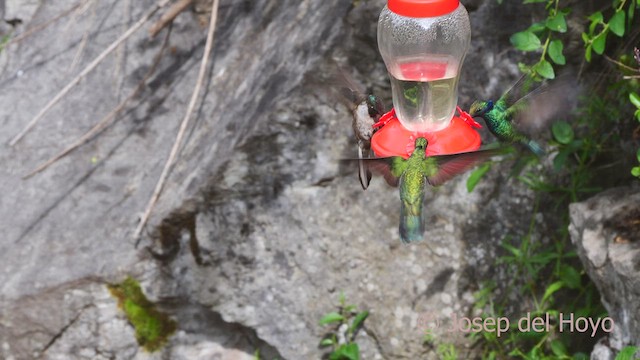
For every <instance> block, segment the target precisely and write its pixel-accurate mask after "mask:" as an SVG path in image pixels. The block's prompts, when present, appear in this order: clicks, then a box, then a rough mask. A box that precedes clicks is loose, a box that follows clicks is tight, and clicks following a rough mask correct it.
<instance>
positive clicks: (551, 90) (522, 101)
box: [507, 74, 580, 134]
mask: <svg viewBox="0 0 640 360" xmlns="http://www.w3.org/2000/svg"><path fill="white" fill-rule="evenodd" d="M523 78H525V77H523ZM520 82H521V81H518V83H520ZM518 83H516V84H518ZM522 83H523V85H521V86H520V89H518V91H517V92H522V89H523V88H524V89H530V91H529V92H527V93H526V94H524V95H523V96H521V97H519V98H518V99H516V100H515V101H514V102H513V103H508V102H507V105H508V110H507V111H508V113H509V115H511V117H512V121H513V124H514V126H516V128H517V129H518V130H520V131H522V132H524V133H527V134H535V133H539V132H540V131H541V130H543V129H546V128H548V126H549V123H550V122H551V121H552V120H554V119H555V118H556V117H557V116H558V115H559V114H560V113H569V112H571V111H572V110H573V109H574V108H575V107H576V106H577V103H578V98H579V95H580V86H579V85H578V83H577V80H576V78H575V77H571V76H570V75H568V74H567V75H562V76H559V77H557V78H556V79H555V80H553V81H550V82H545V83H542V84H538V85H537V86H536V87H534V86H533V85H527V83H528V81H522ZM509 97H510V98H513V97H512V96H509Z"/></svg>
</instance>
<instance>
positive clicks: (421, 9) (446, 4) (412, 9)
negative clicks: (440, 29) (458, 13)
mask: <svg viewBox="0 0 640 360" xmlns="http://www.w3.org/2000/svg"><path fill="white" fill-rule="evenodd" d="M459 4H460V0H388V2H387V6H388V7H389V10H391V11H392V12H394V13H396V14H398V15H402V16H406V17H414V18H422V17H436V16H441V15H445V14H448V13H450V12H452V11H454V10H455V9H457V8H458V5H459Z"/></svg>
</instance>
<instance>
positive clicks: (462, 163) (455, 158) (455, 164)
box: [427, 148, 505, 186]
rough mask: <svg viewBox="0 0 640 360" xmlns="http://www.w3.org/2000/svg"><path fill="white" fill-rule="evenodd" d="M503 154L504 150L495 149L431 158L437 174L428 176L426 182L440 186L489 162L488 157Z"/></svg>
mask: <svg viewBox="0 0 640 360" xmlns="http://www.w3.org/2000/svg"><path fill="white" fill-rule="evenodd" d="M504 153H505V149H504V148H496V149H480V150H477V151H471V152H465V153H459V154H452V155H438V156H431V157H430V158H432V159H434V160H435V162H436V164H437V165H436V168H437V169H438V172H437V173H435V174H434V175H431V176H428V177H427V181H428V182H429V184H430V185H431V186H440V185H442V184H444V183H445V182H447V181H449V180H451V179H453V178H454V177H456V176H457V175H460V174H462V173H465V172H467V171H469V170H471V169H472V168H473V167H475V166H476V165H479V164H481V163H483V162H485V161H487V160H489V158H490V157H492V156H496V155H502V154H504ZM428 159H429V158H427V160H428Z"/></svg>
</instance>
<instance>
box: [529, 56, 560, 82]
mask: <svg viewBox="0 0 640 360" xmlns="http://www.w3.org/2000/svg"><path fill="white" fill-rule="evenodd" d="M533 71H535V72H536V73H537V74H538V75H540V76H542V77H543V78H545V79H553V78H555V77H556V74H555V72H553V66H551V63H549V62H548V61H547V60H540V62H539V63H537V64H535V65H533Z"/></svg>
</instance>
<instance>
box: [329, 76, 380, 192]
mask: <svg viewBox="0 0 640 360" xmlns="http://www.w3.org/2000/svg"><path fill="white" fill-rule="evenodd" d="M336 68H337V72H336V73H335V74H333V79H332V80H333V81H331V82H332V83H333V84H332V85H333V90H334V91H337V92H339V94H340V96H339V100H340V101H341V102H342V103H344V104H345V105H346V106H347V107H348V108H349V109H350V110H351V115H352V121H351V126H352V128H353V133H354V135H355V138H356V141H357V143H358V159H367V158H370V157H371V155H372V154H371V137H372V136H373V133H374V132H375V131H376V130H377V129H376V128H374V126H373V125H374V124H376V123H377V122H378V120H380V117H381V116H382V115H383V114H384V105H383V103H382V100H380V98H378V97H377V96H375V95H373V94H365V93H364V92H365V90H364V89H363V86H362V85H360V84H359V83H357V82H356V80H355V79H353V78H352V77H351V76H350V75H349V74H348V73H347V72H346V71H344V70H342V69H341V68H340V67H338V66H336ZM358 177H359V178H360V184H361V185H362V188H363V189H364V190H366V189H367V187H369V182H370V181H371V172H370V171H369V170H368V169H367V166H366V164H365V163H364V162H363V161H359V162H358Z"/></svg>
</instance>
